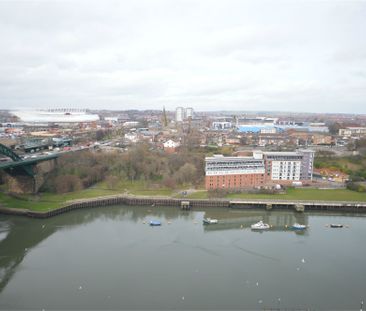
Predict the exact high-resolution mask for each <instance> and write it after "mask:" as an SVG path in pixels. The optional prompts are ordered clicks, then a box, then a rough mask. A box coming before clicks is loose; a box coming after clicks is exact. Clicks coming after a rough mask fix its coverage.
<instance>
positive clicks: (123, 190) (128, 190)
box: [0, 181, 173, 211]
mask: <svg viewBox="0 0 366 311" xmlns="http://www.w3.org/2000/svg"><path fill="white" fill-rule="evenodd" d="M116 194H130V195H141V196H171V195H172V194H173V191H172V190H170V189H165V188H163V189H147V188H146V185H145V184H144V183H143V182H140V181H137V182H133V183H131V182H122V183H119V184H118V185H116V187H115V189H113V190H112V189H107V187H106V185H105V183H100V184H98V185H96V186H94V187H91V188H88V189H85V190H81V191H77V192H70V193H65V194H54V193H39V194H37V195H21V196H17V198H15V197H12V196H10V195H7V194H5V193H1V192H0V204H1V206H4V207H10V208H21V209H29V210H33V211H47V210H50V209H55V208H58V207H60V206H62V205H63V204H64V203H65V202H67V201H72V200H77V199H90V198H96V197H102V196H108V195H116Z"/></svg>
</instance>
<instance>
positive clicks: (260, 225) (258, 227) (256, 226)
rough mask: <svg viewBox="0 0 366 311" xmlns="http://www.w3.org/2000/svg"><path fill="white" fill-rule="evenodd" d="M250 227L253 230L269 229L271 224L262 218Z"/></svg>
mask: <svg viewBox="0 0 366 311" xmlns="http://www.w3.org/2000/svg"><path fill="white" fill-rule="evenodd" d="M250 228H251V229H252V230H267V229H269V228H270V225H269V224H266V223H264V222H263V221H262V220H260V221H258V222H257V223H256V224H253V225H251V226H250Z"/></svg>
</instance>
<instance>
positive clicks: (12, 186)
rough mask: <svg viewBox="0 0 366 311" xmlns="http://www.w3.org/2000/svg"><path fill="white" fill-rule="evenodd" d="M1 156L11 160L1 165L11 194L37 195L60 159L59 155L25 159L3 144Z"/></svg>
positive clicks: (0, 168)
mask: <svg viewBox="0 0 366 311" xmlns="http://www.w3.org/2000/svg"><path fill="white" fill-rule="evenodd" d="M0 154H2V155H4V156H6V157H8V158H9V160H7V161H5V162H1V163H0V170H3V171H5V173H6V177H7V183H8V186H9V192H13V193H37V192H38V190H39V188H40V187H41V186H42V185H43V183H44V182H45V179H46V175H47V174H48V173H49V172H51V171H52V170H53V169H54V168H55V164H56V159H57V158H58V154H50V155H45V156H38V157H34V158H33V157H31V158H27V159H25V158H22V157H21V156H19V155H18V154H16V153H15V152H14V151H13V150H11V149H10V148H8V147H7V146H5V145H3V144H0Z"/></svg>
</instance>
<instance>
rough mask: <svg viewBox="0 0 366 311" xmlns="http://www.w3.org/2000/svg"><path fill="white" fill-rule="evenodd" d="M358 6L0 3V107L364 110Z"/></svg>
mask: <svg viewBox="0 0 366 311" xmlns="http://www.w3.org/2000/svg"><path fill="white" fill-rule="evenodd" d="M365 14H366V3H365V2H348V1H346V2H326V1H297V2H291V1H282V0H278V1H255V0H248V1H235V0H227V1H224V0H212V1H207V0H198V1H184V0H177V1H168V0H151V1H149V0H144V1H143V0H137V1H108V0H107V1H82V0H79V1H56V0H55V1H19V2H18V1H14V2H12V1H5V2H4V1H0V38H1V40H0V108H6V107H9V105H13V106H19V107H29V108H30V107H34V108H36V107H39V106H44V107H53V106H65V107H70V106H71V107H72V106H82V107H90V108H98V107H99V108H111V109H117V108H118V109H121V107H129V108H131V107H132V106H133V107H136V108H139V109H143V108H150V107H152V106H154V107H156V108H158V107H159V105H161V106H163V105H165V106H166V107H167V109H174V107H175V106H177V105H181V104H184V105H190V106H193V107H195V108H196V109H197V110H203V109H214V110H217V109H222V107H226V108H227V109H230V110H239V109H255V110H261V107H262V108H263V109H265V110H297V111H300V110H304V109H306V110H310V111H318V110H319V107H321V109H324V110H329V111H331V110H332V109H336V110H337V111H342V112H344V111H345V110H349V111H352V112H355V111H356V110H357V111H358V112H366V108H365V107H363V106H364V105H361V104H360V103H361V102H364V99H365V96H366V93H365V91H364V90H365V89H366V84H365V83H366V81H365V79H364V77H365V75H364V72H365V70H366V63H365V57H366V39H365V38H364V35H363V31H362V30H363V29H365V28H366V21H365V19H364V16H365ZM346 99H347V100H346ZM131 105H132V106H131Z"/></svg>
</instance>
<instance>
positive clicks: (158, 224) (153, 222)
mask: <svg viewBox="0 0 366 311" xmlns="http://www.w3.org/2000/svg"><path fill="white" fill-rule="evenodd" d="M150 226H161V222H160V221H159V220H150Z"/></svg>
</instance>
